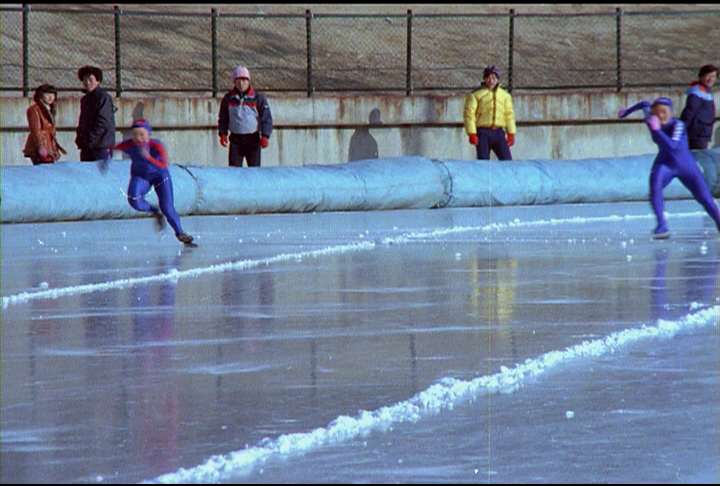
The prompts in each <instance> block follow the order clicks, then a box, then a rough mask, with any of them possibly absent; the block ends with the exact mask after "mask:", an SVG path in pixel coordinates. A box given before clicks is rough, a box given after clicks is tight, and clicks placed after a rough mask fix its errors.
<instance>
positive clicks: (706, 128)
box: [680, 64, 718, 150]
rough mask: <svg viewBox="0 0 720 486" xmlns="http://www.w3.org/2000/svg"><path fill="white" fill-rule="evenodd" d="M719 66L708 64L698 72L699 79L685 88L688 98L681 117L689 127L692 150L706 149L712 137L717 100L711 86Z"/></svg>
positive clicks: (688, 133) (689, 141)
mask: <svg viewBox="0 0 720 486" xmlns="http://www.w3.org/2000/svg"><path fill="white" fill-rule="evenodd" d="M717 73H718V68H717V67H715V66H713V65H712V64H706V65H704V66H703V67H701V68H700V72H698V80H697V81H693V82H692V84H690V86H689V87H688V88H687V90H685V94H686V95H687V99H686V101H685V108H684V109H683V111H682V113H681V114H680V119H681V120H682V121H683V123H685V126H686V127H687V135H688V143H689V144H690V150H704V149H706V148H707V147H708V144H709V143H710V139H711V138H712V130H713V124H714V123H715V101H713V97H712V93H711V92H710V88H712V86H713V84H715V81H716V80H717Z"/></svg>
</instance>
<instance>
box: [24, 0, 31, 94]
mask: <svg viewBox="0 0 720 486" xmlns="http://www.w3.org/2000/svg"><path fill="white" fill-rule="evenodd" d="M29 17H30V5H28V4H27V3H23V9H22V32H23V40H22V49H23V54H22V56H23V59H22V66H23V68H22V73H23V80H22V85H23V96H25V97H27V96H28V95H29V94H30V86H29V83H30V79H29V78H30V72H29V68H28V60H29V59H30V41H29V39H28V32H29V31H30V29H29V27H28V24H29V23H30V19H29Z"/></svg>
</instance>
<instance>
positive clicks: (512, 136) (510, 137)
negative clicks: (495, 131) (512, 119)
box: [507, 133, 515, 147]
mask: <svg viewBox="0 0 720 486" xmlns="http://www.w3.org/2000/svg"><path fill="white" fill-rule="evenodd" d="M507 143H508V147H512V146H513V145H515V134H514V133H508V136H507Z"/></svg>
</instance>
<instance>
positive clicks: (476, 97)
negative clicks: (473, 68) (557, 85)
mask: <svg viewBox="0 0 720 486" xmlns="http://www.w3.org/2000/svg"><path fill="white" fill-rule="evenodd" d="M499 79H500V71H498V68H496V67H495V66H487V67H486V68H485V70H484V71H483V85H482V86H481V87H480V88H479V89H477V90H475V91H473V92H472V93H470V94H469V95H467V97H466V98H465V107H464V109H463V119H464V121H465V133H466V134H467V136H468V138H469V141H470V144H471V145H475V146H476V148H477V158H478V159H482V160H489V159H490V150H492V151H493V152H494V153H495V155H496V156H497V158H498V160H512V155H511V154H510V147H512V146H513V144H514V143H515V110H514V109H513V104H512V96H510V93H508V92H507V91H505V90H504V89H502V88H501V87H500V81H499Z"/></svg>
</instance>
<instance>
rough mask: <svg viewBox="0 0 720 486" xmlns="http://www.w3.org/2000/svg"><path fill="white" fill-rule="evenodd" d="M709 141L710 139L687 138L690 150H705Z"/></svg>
mask: <svg viewBox="0 0 720 486" xmlns="http://www.w3.org/2000/svg"><path fill="white" fill-rule="evenodd" d="M709 143H710V140H688V144H689V145H690V150H705V149H706V148H707V147H708V144H709Z"/></svg>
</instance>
